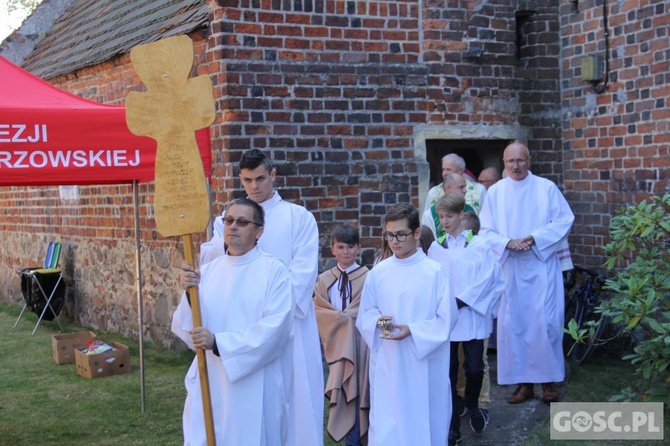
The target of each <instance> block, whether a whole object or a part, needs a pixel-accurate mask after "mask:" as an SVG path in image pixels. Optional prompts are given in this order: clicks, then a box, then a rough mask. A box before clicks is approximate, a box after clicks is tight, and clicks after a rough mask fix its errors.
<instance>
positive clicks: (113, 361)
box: [74, 342, 130, 379]
mask: <svg viewBox="0 0 670 446" xmlns="http://www.w3.org/2000/svg"><path fill="white" fill-rule="evenodd" d="M109 345H111V346H112V347H114V350H111V351H108V352H105V353H99V354H97V355H87V354H85V353H82V352H81V350H75V351H74V356H75V362H76V363H77V374H79V375H81V376H83V377H85V378H89V379H93V378H102V377H103V376H112V375H121V374H123V373H129V372H130V352H129V351H128V347H126V346H125V345H123V344H119V343H118V342H112V343H111V344H109Z"/></svg>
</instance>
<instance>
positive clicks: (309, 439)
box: [200, 149, 324, 446]
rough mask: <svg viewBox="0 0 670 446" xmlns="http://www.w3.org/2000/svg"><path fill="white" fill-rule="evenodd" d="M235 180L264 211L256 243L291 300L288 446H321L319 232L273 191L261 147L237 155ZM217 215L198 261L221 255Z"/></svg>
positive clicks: (271, 170) (301, 210)
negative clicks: (276, 263)
mask: <svg viewBox="0 0 670 446" xmlns="http://www.w3.org/2000/svg"><path fill="white" fill-rule="evenodd" d="M239 166H240V181H241V183H242V186H243V187H244V190H245V192H246V193H247V195H248V198H249V199H251V200H253V201H255V202H256V203H258V204H260V205H261V207H262V208H263V210H264V211H265V232H264V233H263V236H262V237H261V238H260V239H259V241H258V247H259V248H260V249H261V250H262V251H264V252H267V253H268V254H271V255H273V256H275V257H277V258H278V259H279V260H281V261H282V262H283V263H284V264H285V265H286V267H287V268H288V270H289V275H290V278H291V289H292V292H293V299H294V301H295V311H294V317H295V323H294V333H295V338H294V347H293V351H294V363H293V371H294V378H295V379H294V383H293V391H292V397H291V400H290V401H291V422H292V424H291V426H289V442H288V444H290V445H314V446H320V445H322V444H323V388H324V384H323V365H322V360H321V345H320V343H319V332H318V329H317V325H316V314H315V311H314V301H313V299H312V295H313V294H312V293H313V290H314V284H315V283H316V278H317V276H318V270H319V231H318V228H317V225H316V220H315V219H314V216H313V215H312V214H311V213H310V212H309V211H308V210H307V209H305V208H304V207H302V206H298V205H296V204H293V203H289V202H287V201H284V200H282V198H281V196H279V194H278V193H277V192H276V191H275V190H274V180H275V175H276V171H275V169H274V167H273V166H272V162H271V161H270V159H269V158H268V157H267V156H266V155H265V154H264V153H263V152H262V151H260V150H258V149H251V150H247V151H246V152H244V153H243V154H242V157H241V158H240V163H239ZM224 216H225V213H224V214H223V215H222V216H221V217H217V218H216V220H215V222H214V235H213V237H212V240H211V241H209V242H207V243H203V244H202V245H201V246H200V264H201V265H204V264H206V263H207V262H209V261H210V260H211V259H213V258H216V257H218V256H220V255H222V254H223V249H224V247H223V243H221V233H222V230H221V228H222V227H223V224H222V219H223V218H224Z"/></svg>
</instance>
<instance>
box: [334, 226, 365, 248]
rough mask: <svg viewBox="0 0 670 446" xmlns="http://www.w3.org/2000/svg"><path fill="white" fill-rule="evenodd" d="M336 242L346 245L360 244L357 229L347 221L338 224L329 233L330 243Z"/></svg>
mask: <svg viewBox="0 0 670 446" xmlns="http://www.w3.org/2000/svg"><path fill="white" fill-rule="evenodd" d="M336 242H340V243H346V244H347V245H360V243H361V238H360V235H359V234H358V229H356V228H355V227H353V226H352V225H350V224H349V223H345V224H343V225H340V226H338V227H337V228H335V229H334V230H333V232H332V233H331V234H330V244H331V245H334V244H335V243H336Z"/></svg>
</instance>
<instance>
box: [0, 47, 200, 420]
mask: <svg viewBox="0 0 670 446" xmlns="http://www.w3.org/2000/svg"><path fill="white" fill-rule="evenodd" d="M196 140H197V143H198V148H199V149H200V156H201V158H202V162H203V167H204V170H205V176H206V177H207V178H209V177H210V176H211V166H212V161H211V144H210V135H209V129H208V128H207V129H202V130H199V131H197V132H196ZM155 157H156V141H155V140H154V139H151V138H148V137H140V136H137V135H134V134H133V133H131V132H130V130H128V127H127V125H126V111H125V107H121V106H110V105H104V104H99V103H96V102H92V101H88V100H86V99H83V98H80V97H78V96H75V95H73V94H70V93H68V92H65V91H63V90H59V89H58V88H56V87H54V86H53V85H51V84H49V83H47V82H45V81H43V80H42V79H40V78H38V77H36V76H34V75H32V74H30V73H28V72H27V71H25V70H23V69H21V68H20V67H18V66H16V65H14V64H12V63H11V62H9V61H7V60H6V59H4V58H3V57H1V56H0V186H46V185H57V186H62V185H92V184H118V183H131V182H132V183H133V189H134V198H135V239H136V255H135V259H136V268H137V269H136V283H137V296H138V319H139V349H140V375H141V393H142V395H141V406H142V412H144V350H143V326H144V322H143V317H144V316H143V313H144V311H143V303H142V280H141V277H142V270H141V265H140V231H139V209H138V192H137V183H138V182H145V181H152V180H153V179H154V162H155Z"/></svg>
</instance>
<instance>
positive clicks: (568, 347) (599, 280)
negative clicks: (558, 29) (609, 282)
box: [563, 266, 609, 365]
mask: <svg viewBox="0 0 670 446" xmlns="http://www.w3.org/2000/svg"><path fill="white" fill-rule="evenodd" d="M574 274H576V275H577V276H580V277H581V278H582V280H581V281H580V277H575V281H576V285H575V286H578V288H577V289H576V291H574V292H573V293H572V296H571V297H570V300H569V301H568V303H567V305H566V306H565V316H564V320H565V322H564V329H565V333H564V335H563V352H564V354H565V356H566V358H567V359H568V361H570V362H571V363H572V364H575V365H582V364H584V363H585V362H586V361H587V360H588V359H589V358H590V357H591V355H592V354H593V351H594V350H595V349H596V347H598V345H600V344H601V343H600V340H601V338H602V335H603V332H604V331H605V327H606V326H607V324H608V323H609V318H608V317H607V316H604V315H603V314H602V313H599V312H597V311H596V309H597V308H598V306H599V305H600V303H601V302H602V301H603V296H602V292H603V290H602V288H603V285H604V284H605V277H603V276H601V275H600V274H598V273H597V272H595V271H593V270H590V269H587V268H581V267H578V266H575V270H574ZM572 319H574V320H575V322H576V324H577V330H576V333H579V332H580V331H581V330H584V329H586V330H587V331H586V335H585V337H584V338H582V339H580V341H579V342H578V341H577V340H575V339H574V338H573V337H572V335H571V334H570V330H569V324H570V321H571V320H572ZM590 327H593V329H592V330H591V331H589V328H590Z"/></svg>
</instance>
